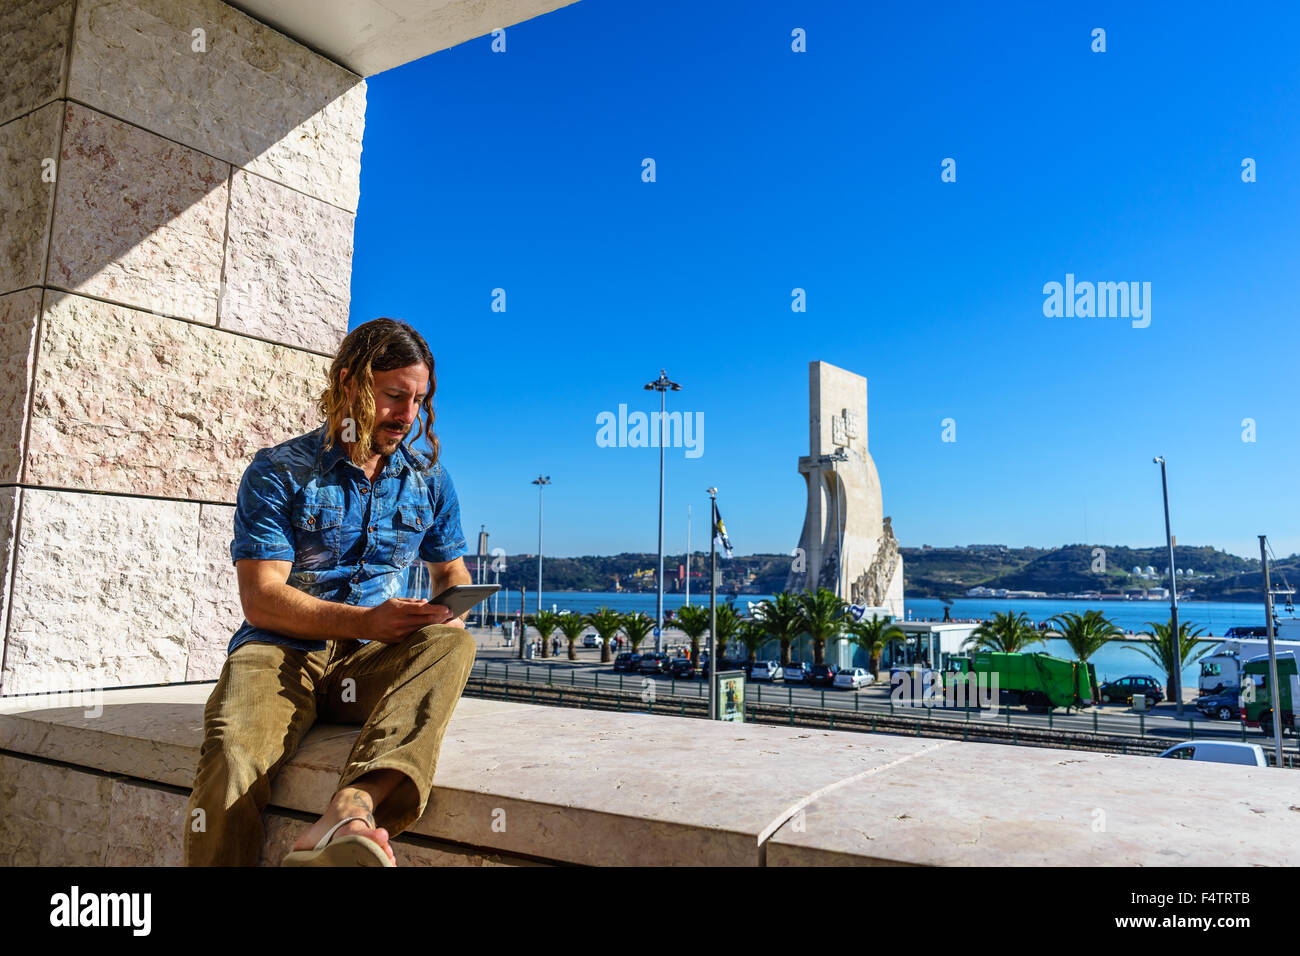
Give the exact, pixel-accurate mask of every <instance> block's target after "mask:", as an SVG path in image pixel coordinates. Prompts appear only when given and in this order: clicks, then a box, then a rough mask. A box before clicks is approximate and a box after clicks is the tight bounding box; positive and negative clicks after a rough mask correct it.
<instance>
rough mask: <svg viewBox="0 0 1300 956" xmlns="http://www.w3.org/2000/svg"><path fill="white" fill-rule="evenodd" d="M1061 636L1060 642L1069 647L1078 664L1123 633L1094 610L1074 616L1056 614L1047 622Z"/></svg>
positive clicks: (1104, 616) (1069, 613) (1073, 613)
mask: <svg viewBox="0 0 1300 956" xmlns="http://www.w3.org/2000/svg"><path fill="white" fill-rule="evenodd" d="M1049 623H1051V625H1052V626H1053V627H1054V628H1055V629H1056V632H1057V633H1058V634H1060V635H1061V640H1063V641H1065V643H1067V644H1069V645H1070V651H1071V653H1073V654H1074V656H1075V657H1076V658H1078V659H1079V662H1080V663H1086V662H1087V660H1088V658H1089V657H1091V656H1092V655H1093V654H1095V653H1097V652H1098V651H1099V650H1101V649H1102V648H1103V647H1105V646H1106V645H1107V644H1109V643H1110V642H1111V641H1113V640H1114V639H1115V638H1117V637H1122V636H1123V634H1124V632H1123V631H1121V630H1120V629H1119V628H1118V627H1116V626H1115V624H1114V622H1113V621H1111V620H1110V618H1108V617H1106V615H1104V614H1102V613H1101V611H1098V610H1096V609H1095V608H1094V609H1093V610H1091V611H1084V612H1083V613H1082V614H1076V613H1075V612H1073V611H1069V612H1067V613H1065V614H1058V615H1056V617H1054V618H1052V619H1051V621H1050V622H1049Z"/></svg>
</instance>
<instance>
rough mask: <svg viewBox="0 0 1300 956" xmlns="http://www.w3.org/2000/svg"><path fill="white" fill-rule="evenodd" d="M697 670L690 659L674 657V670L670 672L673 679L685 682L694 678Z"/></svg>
mask: <svg viewBox="0 0 1300 956" xmlns="http://www.w3.org/2000/svg"><path fill="white" fill-rule="evenodd" d="M696 670H697V668H696V667H695V665H694V664H692V663H691V659H690V658H689V657H674V658H673V664H672V669H671V670H670V671H669V673H670V674H672V676H673V677H675V678H677V679H678V680H683V679H685V678H688V677H694V676H695V674H696Z"/></svg>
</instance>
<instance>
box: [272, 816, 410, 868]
mask: <svg viewBox="0 0 1300 956" xmlns="http://www.w3.org/2000/svg"><path fill="white" fill-rule="evenodd" d="M353 820H360V821H361V822H362V823H368V822H369V821H368V820H366V818H365V817H347V818H346V819H343V820H340V821H339V822H338V823H336V824H334V826H332V827H330V828H329V832H328V833H326V834H325V835H324V836H323V837H321V838H320V842H319V843H317V844H316V846H315V848H314V849H311V850H294V851H293V852H292V853H290V854H289V855H288V856H286V857H285V858H284V859H283V860H282V861H281V862H280V865H281V866H396V864H395V863H393V861H392V860H390V859H389V858H388V854H387V853H385V852H384V848H383V847H381V846H380V845H379V844H378V843H376V842H375V841H374V840H372V839H370V838H369V837H363V836H358V835H357V834H355V833H353V834H349V835H347V836H341V837H339V838H338V839H337V840H335V841H334V842H333V843H331V842H330V837H332V836H333V835H334V833H335V831H337V830H338V828H339V827H341V826H343V824H345V823H351V822H352V821H353Z"/></svg>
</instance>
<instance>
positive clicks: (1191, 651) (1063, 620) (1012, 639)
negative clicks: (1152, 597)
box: [965, 609, 1215, 698]
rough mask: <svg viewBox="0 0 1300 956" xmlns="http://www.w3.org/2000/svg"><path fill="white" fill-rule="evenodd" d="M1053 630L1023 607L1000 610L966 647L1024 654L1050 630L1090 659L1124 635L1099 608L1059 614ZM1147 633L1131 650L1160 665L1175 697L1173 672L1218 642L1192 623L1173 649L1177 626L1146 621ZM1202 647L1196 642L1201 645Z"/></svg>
mask: <svg viewBox="0 0 1300 956" xmlns="http://www.w3.org/2000/svg"><path fill="white" fill-rule="evenodd" d="M1047 623H1048V625H1049V627H1050V629H1051V630H1050V631H1047V632H1044V631H1040V630H1038V629H1037V628H1036V627H1034V625H1033V624H1032V623H1031V622H1030V620H1029V615H1027V614H1025V613H1024V612H1023V611H1022V612H1020V613H1019V614H1013V613H1012V612H1010V611H999V612H997V613H995V614H994V615H993V619H992V620H991V621H985V622H984V623H983V624H981V625H980V626H979V627H978V628H976V629H975V632H974V633H973V634H971V636H970V637H969V638H968V639H967V641H966V644H965V647H966V648H967V649H970V650H988V651H999V652H1001V653H1004V654H1021V653H1023V652H1024V651H1025V650H1026V648H1028V647H1029V646H1030V645H1032V644H1038V643H1042V642H1043V641H1044V640H1045V639H1046V638H1047V636H1048V634H1050V633H1051V632H1055V634H1053V635H1052V636H1055V637H1058V638H1059V639H1061V640H1063V641H1065V643H1066V644H1068V645H1069V646H1070V651H1071V653H1073V654H1074V656H1075V657H1077V658H1078V659H1079V661H1080V662H1081V663H1082V662H1086V661H1087V660H1088V658H1089V657H1091V656H1092V655H1093V654H1096V653H1097V651H1099V650H1101V649H1102V648H1103V647H1105V646H1106V645H1107V644H1109V643H1110V642H1111V641H1113V640H1116V639H1117V638H1121V637H1123V636H1124V633H1123V631H1121V630H1120V629H1119V628H1118V627H1117V626H1116V625H1115V623H1114V622H1113V621H1111V620H1110V619H1109V618H1108V617H1106V615H1104V614H1102V613H1101V611H1098V610H1095V609H1094V610H1091V611H1084V612H1083V613H1082V614H1079V613H1076V612H1074V611H1070V612H1068V613H1066V614H1058V615H1056V616H1055V617H1053V618H1050V619H1049V620H1048V622H1047ZM1146 628H1147V637H1146V638H1145V639H1144V640H1141V641H1139V642H1138V643H1136V644H1135V645H1132V646H1131V647H1130V648H1129V649H1130V650H1134V651H1137V652H1138V653H1139V654H1141V655H1142V656H1143V657H1145V658H1146V659H1147V660H1149V661H1151V663H1153V664H1154V665H1155V666H1156V667H1159V668H1160V669H1161V670H1163V671H1164V672H1165V694H1166V696H1168V697H1169V698H1172V697H1173V696H1174V687H1173V675H1174V673H1175V672H1178V673H1181V672H1182V671H1183V670H1184V669H1185V668H1187V667H1189V666H1190V665H1192V664H1194V663H1196V661H1198V660H1199V659H1200V658H1201V657H1203V656H1204V655H1205V654H1207V653H1208V652H1209V651H1210V650H1211V649H1212V648H1213V647H1214V645H1215V642H1214V641H1212V640H1211V641H1203V640H1200V639H1199V638H1200V636H1201V634H1202V633H1204V629H1203V628H1200V627H1195V628H1194V627H1191V626H1189V625H1188V623H1187V622H1186V621H1180V622H1179V624H1178V637H1179V640H1178V643H1179V650H1178V651H1175V650H1174V639H1173V633H1174V631H1173V624H1172V622H1171V621H1169V622H1165V623H1164V624H1161V623H1159V622H1158V621H1148V622H1147V623H1146ZM1198 644H1199V645H1201V646H1199V647H1198V646H1197V645H1198Z"/></svg>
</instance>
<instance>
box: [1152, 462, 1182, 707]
mask: <svg viewBox="0 0 1300 956" xmlns="http://www.w3.org/2000/svg"><path fill="white" fill-rule="evenodd" d="M1151 461H1152V463H1153V464H1157V465H1159V466H1160V489H1161V491H1162V492H1163V493H1164V497H1165V542H1166V543H1167V544H1168V545H1169V628H1170V631H1171V639H1172V640H1173V642H1174V667H1173V671H1174V672H1173V674H1171V675H1170V676H1171V677H1172V678H1173V680H1174V708H1175V709H1174V713H1175V715H1176V716H1177V717H1178V718H1179V719H1180V720H1181V719H1182V716H1183V646H1182V635H1181V634H1180V633H1179V630H1178V570H1177V568H1176V567H1175V566H1174V536H1173V534H1172V533H1171V532H1170V530H1169V481H1168V478H1167V477H1166V475H1165V458H1164V455H1157V456H1156V457H1155V458H1152V459H1151Z"/></svg>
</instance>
